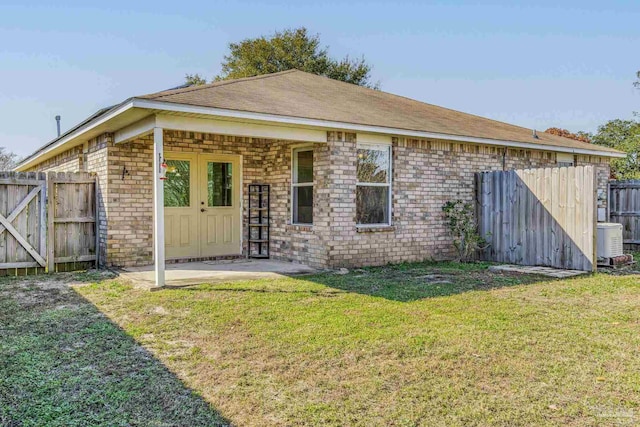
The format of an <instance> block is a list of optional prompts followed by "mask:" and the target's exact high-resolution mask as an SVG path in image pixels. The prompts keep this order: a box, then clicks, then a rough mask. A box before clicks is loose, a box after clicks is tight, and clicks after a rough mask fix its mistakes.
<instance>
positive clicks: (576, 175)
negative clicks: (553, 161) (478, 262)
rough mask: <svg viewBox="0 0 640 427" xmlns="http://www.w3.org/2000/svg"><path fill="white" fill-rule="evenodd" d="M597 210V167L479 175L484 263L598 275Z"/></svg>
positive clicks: (477, 203) (478, 200) (479, 212)
mask: <svg viewBox="0 0 640 427" xmlns="http://www.w3.org/2000/svg"><path fill="white" fill-rule="evenodd" d="M596 206H597V195H596V176H595V172H594V169H593V167H592V166H579V167H563V168H545V169H523V170H513V171H498V172H481V173H477V174H476V214H477V218H478V226H479V231H480V234H481V235H482V236H484V237H485V239H486V240H487V241H488V242H489V246H488V248H487V249H486V250H484V251H483V252H482V254H481V257H482V258H483V259H484V260H487V261H496V262H504V263H510V264H520V265H539V266H548V267H555V268H564V269H574V270H586V271H595V269H596V253H595V251H596V241H595V239H596Z"/></svg>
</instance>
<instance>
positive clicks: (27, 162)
mask: <svg viewBox="0 0 640 427" xmlns="http://www.w3.org/2000/svg"><path fill="white" fill-rule="evenodd" d="M131 108H133V101H132V100H128V101H125V102H124V103H123V104H122V105H120V106H119V107H117V108H116V109H114V110H113V111H111V112H110V113H106V114H104V115H102V116H100V117H98V118H97V119H95V120H92V121H90V122H89V123H87V124H85V125H84V126H81V127H79V128H78V129H76V130H74V131H73V132H71V133H69V134H68V135H65V136H63V137H61V138H60V139H58V140H57V141H55V142H54V143H53V144H51V145H49V146H48V147H45V148H44V149H43V150H42V151H39V152H36V153H34V154H33V155H31V156H30V157H27V158H26V159H24V160H23V161H22V162H20V163H19V164H18V165H17V166H16V167H15V168H14V170H16V171H19V170H23V169H26V168H28V167H29V166H31V165H32V164H34V163H36V161H37V160H38V159H39V158H40V157H42V156H44V155H46V154H47V153H50V152H51V151H54V150H56V149H58V148H59V147H61V146H63V145H65V144H66V143H67V142H69V141H71V140H73V139H75V138H77V137H79V136H81V135H82V134H83V133H85V132H88V131H90V130H92V129H95V128H96V127H98V126H100V125H101V124H103V123H106V122H107V121H109V120H111V119H113V118H114V117H116V116H119V115H120V114H122V113H124V112H125V111H127V110H129V109H131Z"/></svg>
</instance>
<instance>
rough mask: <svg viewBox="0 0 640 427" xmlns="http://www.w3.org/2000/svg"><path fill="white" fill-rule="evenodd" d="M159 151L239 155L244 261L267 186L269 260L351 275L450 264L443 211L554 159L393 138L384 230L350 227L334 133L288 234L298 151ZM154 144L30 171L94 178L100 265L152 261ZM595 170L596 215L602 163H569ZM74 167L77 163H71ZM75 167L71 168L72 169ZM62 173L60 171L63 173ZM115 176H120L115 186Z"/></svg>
mask: <svg viewBox="0 0 640 427" xmlns="http://www.w3.org/2000/svg"><path fill="white" fill-rule="evenodd" d="M164 137H165V150H166V151H182V152H195V153H213V154H236V155H242V161H243V177H242V179H243V189H242V191H243V201H244V203H243V231H242V233H243V241H245V243H244V244H245V251H246V234H247V233H246V223H247V209H246V208H247V202H248V201H247V196H248V195H247V190H248V184H251V183H266V184H270V185H271V255H272V257H273V258H276V259H286V260H292V261H295V262H300V263H306V264H310V265H312V266H316V267H342V266H345V267H353V266H361V265H380V264H385V263H389V262H401V261H415V260H424V259H447V258H450V257H451V256H452V254H453V251H452V247H451V239H450V237H449V235H448V232H447V229H446V227H445V225H444V221H443V216H442V211H441V206H442V205H443V204H444V203H445V202H446V201H447V200H450V199H451V198H454V197H455V198H462V199H466V200H471V199H472V197H473V193H472V192H473V179H474V173H475V172H477V171H482V170H501V169H502V168H503V162H504V166H505V168H506V169H513V168H530V167H544V166H554V165H555V164H556V155H555V153H553V152H544V151H535V150H517V149H508V150H507V152H506V155H503V154H504V151H503V148H501V147H491V146H481V145H473V144H463V143H457V142H456V143H454V142H450V141H440V140H429V141H427V140H417V139H410V138H393V149H392V157H393V187H392V199H393V201H392V223H393V225H392V226H391V227H385V228H376V229H374V228H365V229H357V228H356V226H355V186H356V142H357V141H356V134H354V133H348V132H337V131H335V132H334V131H332V132H328V133H327V143H326V144H315V146H314V212H313V217H314V225H313V227H305V226H294V225H290V218H291V200H290V184H291V153H292V148H293V147H295V146H299V145H300V143H299V142H293V141H285V140H274V139H259V138H246V137H236V136H223V135H216V134H203V133H197V132H181V131H165V133H164ZM152 160H153V138H152V136H146V137H142V138H139V139H136V140H134V141H131V142H129V143H125V144H118V145H115V144H113V138H112V135H111V134H104V135H101V136H99V137H98V138H95V139H93V140H91V141H89V142H88V144H87V145H86V146H85V147H78V148H74V149H71V150H69V151H68V152H66V153H63V154H62V155H59V156H56V158H54V159H51V160H50V161H47V162H43V163H42V164H40V165H38V166H37V167H36V168H34V169H33V170H46V171H48V170H56V171H57V170H65V171H74V170H73V168H74V167H75V168H77V169H76V170H80V169H82V168H84V169H85V170H87V171H92V172H97V174H98V186H99V188H98V191H99V200H100V205H101V206H100V219H99V226H100V236H101V248H100V249H101V263H102V264H103V265H105V264H106V265H108V266H134V265H144V264H149V263H151V262H152V256H153V228H152V227H153V170H152V169H153V167H152ZM576 161H577V163H576V164H577V165H584V164H594V165H596V167H597V170H598V184H599V195H600V197H599V200H598V203H599V206H603V207H604V206H606V184H607V180H608V176H609V166H608V161H607V160H606V159H601V158H598V157H592V156H576ZM74 162H75V163H74ZM74 164H75V166H74ZM63 168H68V169H63ZM123 169H124V170H126V173H125V176H124V178H123Z"/></svg>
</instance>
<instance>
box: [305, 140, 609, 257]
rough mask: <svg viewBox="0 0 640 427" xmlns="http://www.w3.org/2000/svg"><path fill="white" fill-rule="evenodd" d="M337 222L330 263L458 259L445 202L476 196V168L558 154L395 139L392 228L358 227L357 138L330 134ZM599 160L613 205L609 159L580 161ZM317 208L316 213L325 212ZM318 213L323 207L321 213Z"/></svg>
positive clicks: (540, 163)
mask: <svg viewBox="0 0 640 427" xmlns="http://www.w3.org/2000/svg"><path fill="white" fill-rule="evenodd" d="M327 140H328V147H327V150H328V152H329V157H330V160H329V170H328V172H327V174H326V177H323V179H328V180H329V181H330V182H329V184H328V188H330V189H331V191H330V196H329V203H328V205H327V206H328V209H329V216H330V226H329V227H328V233H327V232H326V230H324V224H322V227H323V228H322V231H320V230H318V231H319V232H322V233H323V234H325V242H326V244H327V245H328V253H329V257H328V261H327V264H328V266H330V267H354V266H362V265H381V264H385V263H393V262H402V261H418V260H425V259H436V260H438V259H448V258H451V257H452V256H453V247H452V245H451V238H450V236H449V234H448V230H447V228H446V226H445V223H444V219H443V215H442V205H443V204H444V203H445V202H446V201H448V200H451V199H453V198H460V199H463V200H468V201H472V200H473V188H474V186H473V183H474V173H475V172H478V171H483V170H502V169H503V162H504V167H505V168H506V169H521V168H537V167H546V166H548V167H552V166H555V165H556V155H555V153H553V152H544V151H535V150H513V149H509V150H507V153H506V156H503V155H504V151H503V150H504V149H503V148H500V147H491V146H480V145H472V144H462V143H453V142H449V141H439V140H430V141H427V140H416V139H409V138H393V146H392V152H393V154H392V157H393V184H392V188H393V190H392V226H391V227H382V228H375V227H369V228H360V229H358V228H356V226H355V216H356V215H355V209H356V207H355V184H356V135H355V134H349V133H341V132H329V133H328V138H327ZM585 164H593V165H595V166H596V169H597V173H598V186H599V193H600V194H601V195H602V196H603V197H602V200H599V204H600V205H604V206H606V182H607V179H608V176H609V165H608V161H607V160H605V159H600V158H597V157H589V156H579V158H578V159H577V165H585ZM323 209H325V207H324V206H317V207H316V210H320V211H321V210H323ZM314 214H315V211H314Z"/></svg>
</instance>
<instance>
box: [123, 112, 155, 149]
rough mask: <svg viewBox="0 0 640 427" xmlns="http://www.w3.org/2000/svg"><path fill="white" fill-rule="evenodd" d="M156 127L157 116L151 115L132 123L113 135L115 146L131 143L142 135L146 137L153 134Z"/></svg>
mask: <svg viewBox="0 0 640 427" xmlns="http://www.w3.org/2000/svg"><path fill="white" fill-rule="evenodd" d="M154 127H156V116H155V115H154V114H151V115H150V116H148V117H145V118H144V119H141V120H138V121H137V122H135V123H131V124H130V125H129V126H125V127H123V128H122V129H118V130H117V131H115V132H114V133H113V142H114V144H119V143H122V142H127V141H130V140H132V139H134V138H136V137H139V136H141V135H146V134H148V133H151V132H153V128H154Z"/></svg>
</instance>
